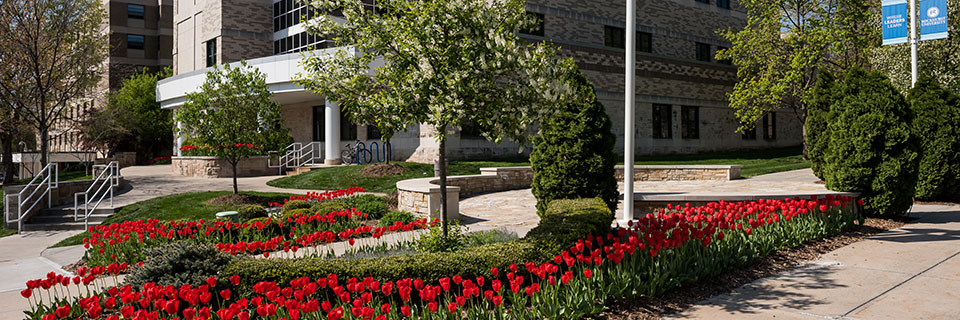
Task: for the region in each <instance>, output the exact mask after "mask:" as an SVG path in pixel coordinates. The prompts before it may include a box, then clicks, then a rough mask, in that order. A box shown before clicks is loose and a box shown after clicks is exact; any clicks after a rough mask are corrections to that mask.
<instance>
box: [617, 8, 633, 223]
mask: <svg viewBox="0 0 960 320" xmlns="http://www.w3.org/2000/svg"><path fill="white" fill-rule="evenodd" d="M635 1H636V0H627V28H626V29H627V30H626V34H625V35H624V38H626V39H625V40H626V41H625V42H626V43H625V45H626V48H625V49H626V50H625V51H626V53H627V57H626V60H627V61H626V68H627V70H626V72H624V73H626V79H625V81H624V82H625V84H626V88H625V90H624V91H625V92H626V93H625V96H624V99H623V100H624V102H625V105H624V118H623V120H624V132H623V217H621V219H620V225H621V226H622V227H626V223H627V222H628V221H630V220H633V152H634V138H635V133H634V129H633V125H634V123H633V122H634V99H635V97H636V96H635V95H634V90H635V87H634V75H635V73H636V69H637V68H636V65H637V45H636V43H635V42H636V39H637V24H636V21H635V20H636V15H637V13H636V11H637V8H636V3H635Z"/></svg>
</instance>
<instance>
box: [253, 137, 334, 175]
mask: <svg viewBox="0 0 960 320" xmlns="http://www.w3.org/2000/svg"><path fill="white" fill-rule="evenodd" d="M322 156H323V143H322V142H319V141H313V142H308V143H301V142H294V143H292V144H290V145H289V146H287V147H286V148H284V154H283V155H282V156H280V157H279V158H278V159H277V164H276V165H274V164H273V163H272V161H271V160H269V159H268V160H267V166H268V167H270V168H279V172H278V173H279V174H281V175H282V174H283V170H284V169H289V168H302V167H304V166H307V165H311V164H315V163H316V160H317V159H320V158H322Z"/></svg>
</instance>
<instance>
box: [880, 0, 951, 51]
mask: <svg viewBox="0 0 960 320" xmlns="http://www.w3.org/2000/svg"><path fill="white" fill-rule="evenodd" d="M944 1H945V0H944ZM880 11H881V14H882V16H883V17H882V19H883V21H882V23H883V45H885V46H886V45H891V44H900V43H906V42H907V35H908V33H909V32H908V31H909V30H908V28H907V27H908V23H909V20H908V19H907V18H908V17H909V16H910V15H909V14H908V13H907V12H908V10H907V0H883V7H882V8H881V10H880Z"/></svg>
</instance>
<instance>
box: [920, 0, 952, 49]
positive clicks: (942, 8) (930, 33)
mask: <svg viewBox="0 0 960 320" xmlns="http://www.w3.org/2000/svg"><path fill="white" fill-rule="evenodd" d="M919 14H920V40H934V39H946V38H947V32H948V31H949V30H948V28H947V0H921V1H920V12H919Z"/></svg>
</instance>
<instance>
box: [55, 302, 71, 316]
mask: <svg viewBox="0 0 960 320" xmlns="http://www.w3.org/2000/svg"><path fill="white" fill-rule="evenodd" d="M68 316H70V306H69V305H63V306H60V307H57V318H60V319H63V318H66V317H68Z"/></svg>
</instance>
